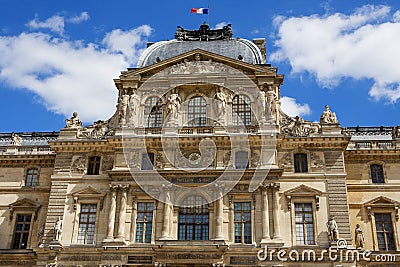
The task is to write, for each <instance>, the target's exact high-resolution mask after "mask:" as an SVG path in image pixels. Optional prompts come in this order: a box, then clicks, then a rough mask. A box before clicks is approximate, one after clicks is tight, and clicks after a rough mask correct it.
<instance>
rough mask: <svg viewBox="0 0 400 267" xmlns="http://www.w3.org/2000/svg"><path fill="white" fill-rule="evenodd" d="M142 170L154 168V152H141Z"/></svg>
mask: <svg viewBox="0 0 400 267" xmlns="http://www.w3.org/2000/svg"><path fill="white" fill-rule="evenodd" d="M141 169H142V170H153V169H154V153H144V154H142V168H141Z"/></svg>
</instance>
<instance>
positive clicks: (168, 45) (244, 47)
mask: <svg viewBox="0 0 400 267" xmlns="http://www.w3.org/2000/svg"><path fill="white" fill-rule="evenodd" d="M228 26H229V27H230V25H228ZM202 27H203V28H204V25H202V26H201V27H200V30H198V31H188V30H184V29H183V28H182V27H178V30H177V33H176V34H175V38H177V39H174V40H170V41H161V42H157V43H154V44H152V45H150V46H149V47H148V48H147V49H146V50H145V51H144V52H143V53H142V55H141V56H140V58H139V61H138V63H137V67H138V68H142V67H145V66H149V65H152V64H154V63H157V62H159V61H160V60H165V59H168V58H172V57H175V56H177V55H180V54H183V53H186V52H189V51H192V50H194V49H197V48H198V49H202V50H205V51H209V52H211V53H215V54H219V55H222V56H226V57H229V58H233V59H239V60H242V61H244V62H247V63H250V64H263V63H264V62H263V56H262V54H261V51H260V49H259V48H258V47H257V45H255V44H254V43H253V42H251V41H249V40H246V39H240V38H237V39H232V38H231V34H230V35H227V33H226V31H227V29H225V27H226V26H225V27H224V28H223V29H220V30H219V29H218V30H209V28H208V29H206V31H204V29H202ZM207 27H208V25H207ZM228 29H230V28H228ZM228 34H229V33H228ZM216 36H217V37H216Z"/></svg>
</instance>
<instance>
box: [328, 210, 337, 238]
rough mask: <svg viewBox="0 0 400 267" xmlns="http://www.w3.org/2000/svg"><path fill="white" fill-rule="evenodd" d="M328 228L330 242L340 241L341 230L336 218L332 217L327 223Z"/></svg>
mask: <svg viewBox="0 0 400 267" xmlns="http://www.w3.org/2000/svg"><path fill="white" fill-rule="evenodd" d="M326 227H327V228H328V236H329V240H330V241H337V240H338V239H339V228H338V225H337V223H336V221H335V217H334V216H331V218H330V219H329V221H328V222H327V223H326Z"/></svg>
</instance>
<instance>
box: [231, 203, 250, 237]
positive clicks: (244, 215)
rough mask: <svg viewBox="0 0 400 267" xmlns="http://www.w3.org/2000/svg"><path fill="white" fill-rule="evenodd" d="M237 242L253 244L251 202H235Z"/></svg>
mask: <svg viewBox="0 0 400 267" xmlns="http://www.w3.org/2000/svg"><path fill="white" fill-rule="evenodd" d="M233 207H234V221H235V222H234V223H235V243H242V244H251V202H235V203H234V205H233Z"/></svg>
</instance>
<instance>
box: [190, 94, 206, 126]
mask: <svg viewBox="0 0 400 267" xmlns="http://www.w3.org/2000/svg"><path fill="white" fill-rule="evenodd" d="M205 125H206V100H205V99H204V98H203V97H201V96H196V97H193V98H192V99H190V100H189V107H188V126H192V127H193V126H205Z"/></svg>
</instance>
